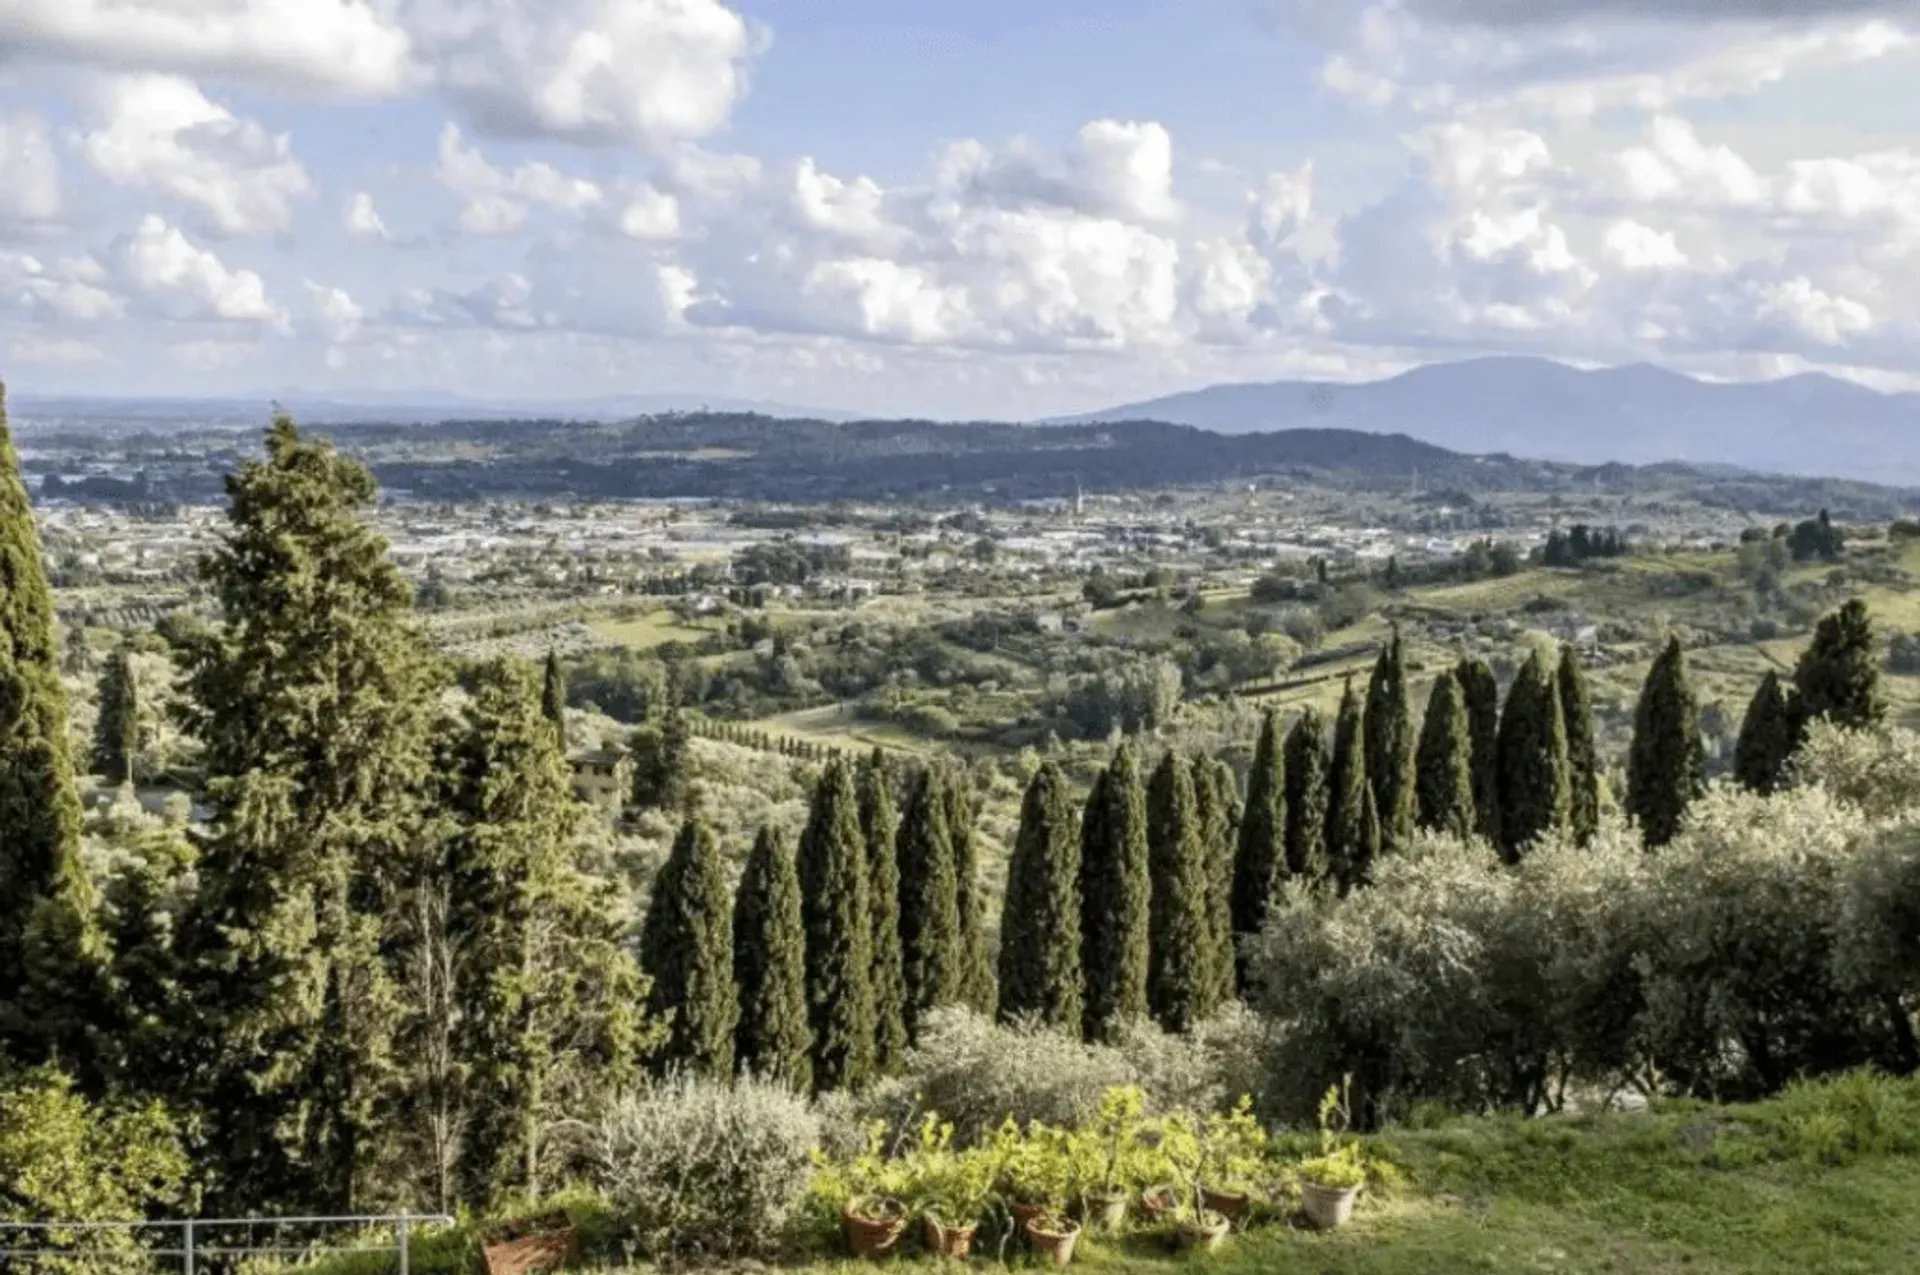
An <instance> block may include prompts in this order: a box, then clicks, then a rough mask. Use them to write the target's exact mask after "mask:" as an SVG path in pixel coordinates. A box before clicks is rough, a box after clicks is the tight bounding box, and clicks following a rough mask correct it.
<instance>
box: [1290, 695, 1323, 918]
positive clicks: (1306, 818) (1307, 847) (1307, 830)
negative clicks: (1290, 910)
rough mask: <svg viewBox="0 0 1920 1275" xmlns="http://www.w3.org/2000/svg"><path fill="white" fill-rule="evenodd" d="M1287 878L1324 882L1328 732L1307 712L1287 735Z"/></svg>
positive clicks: (1310, 712) (1313, 712)
mask: <svg viewBox="0 0 1920 1275" xmlns="http://www.w3.org/2000/svg"><path fill="white" fill-rule="evenodd" d="M1286 771H1287V840H1286V846H1287V862H1286V875H1287V876H1288V877H1290V878H1295V879H1304V880H1307V881H1311V882H1319V881H1323V880H1325V879H1326V878H1327V875H1328V872H1329V868H1328V864H1327V808H1328V805H1329V803H1330V802H1331V800H1332V797H1331V794H1330V793H1329V791H1328V788H1327V728H1326V723H1325V722H1324V721H1323V720H1322V719H1321V716H1320V714H1319V713H1318V712H1316V711H1315V710H1313V709H1311V708H1310V709H1308V710H1307V711H1306V712H1304V713H1302V714H1301V715H1300V718H1299V720H1298V721H1296V722H1294V724H1293V729H1291V730H1289V731H1288V732H1287V762H1286Z"/></svg>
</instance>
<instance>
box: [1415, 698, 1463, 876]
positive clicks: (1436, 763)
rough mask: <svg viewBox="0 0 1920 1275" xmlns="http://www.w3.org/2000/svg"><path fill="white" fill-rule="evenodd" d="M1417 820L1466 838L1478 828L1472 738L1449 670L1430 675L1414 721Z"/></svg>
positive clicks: (1444, 831)
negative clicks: (1423, 706) (1421, 714)
mask: <svg viewBox="0 0 1920 1275" xmlns="http://www.w3.org/2000/svg"><path fill="white" fill-rule="evenodd" d="M1415 776H1416V780H1415V788H1416V789H1417V790H1418V802H1417V805H1418V807H1419V812H1420V826H1421V827H1422V828H1430V829H1432V830H1433V831H1435V832H1443V833H1446V834H1447V835H1449V836H1454V837H1459V838H1461V839H1463V840H1464V839H1466V838H1469V837H1472V836H1475V835H1477V833H1478V832H1479V819H1478V817H1477V816H1476V815H1475V813H1474V809H1473V738H1472V735H1471V734H1470V728H1469V726H1468V724H1467V696H1466V692H1465V691H1463V690H1461V689H1460V679H1459V678H1458V677H1457V676H1455V674H1454V673H1453V672H1451V671H1448V672H1444V673H1442V674H1441V675H1440V676H1439V677H1437V678H1435V679H1434V683H1433V691H1432V692H1431V693H1430V694H1429V695H1428V696H1427V713H1426V717H1425V719H1424V720H1423V721H1422V723H1421V726H1420V751H1419V762H1418V765H1417V766H1416V768H1415Z"/></svg>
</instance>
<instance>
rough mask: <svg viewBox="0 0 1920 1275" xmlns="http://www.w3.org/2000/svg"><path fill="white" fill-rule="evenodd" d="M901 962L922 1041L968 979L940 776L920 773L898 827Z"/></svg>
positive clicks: (912, 1022) (913, 1024)
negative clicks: (934, 1016)
mask: <svg viewBox="0 0 1920 1275" xmlns="http://www.w3.org/2000/svg"><path fill="white" fill-rule="evenodd" d="M898 855H899V861H900V957H901V982H902V985H903V988H904V991H905V994H906V1002H905V1003H906V1014H905V1017H906V1025H907V1035H908V1037H909V1038H910V1039H918V1037H919V1033H920V1024H921V1022H922V1021H923V1020H924V1019H925V1017H926V1014H927V1011H929V1010H932V1009H938V1008H939V1007H941V1006H943V1005H954V1004H958V1003H959V1002H960V999H961V987H962V983H963V979H964V975H965V973H966V970H965V953H964V951H963V950H962V946H961V938H960V885H959V878H958V877H957V876H956V875H955V868H954V862H953V837H952V835H951V834H950V833H949V832H948V831H947V803H946V799H945V794H944V792H943V790H942V785H941V782H940V776H939V775H938V774H937V773H935V772H934V771H932V770H922V771H921V772H920V773H919V775H918V776H917V777H916V778H915V779H914V781H913V787H912V789H911V791H910V792H909V793H908V795H907V808H906V812H905V814H904V815H903V816H902V818H901V821H900V839H899V846H898Z"/></svg>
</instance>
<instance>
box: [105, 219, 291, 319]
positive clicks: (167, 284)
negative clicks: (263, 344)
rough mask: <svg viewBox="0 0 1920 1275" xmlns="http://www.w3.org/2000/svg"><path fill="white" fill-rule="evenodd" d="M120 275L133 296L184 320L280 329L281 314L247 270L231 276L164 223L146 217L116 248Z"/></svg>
mask: <svg viewBox="0 0 1920 1275" xmlns="http://www.w3.org/2000/svg"><path fill="white" fill-rule="evenodd" d="M119 259H120V266H121V269H122V272H123V274H124V276H125V278H126V280H127V282H128V283H129V284H131V285H132V286H133V287H134V288H135V289H136V290H138V291H139V292H142V293H144V294H146V295H147V296H149V297H151V298H153V299H154V300H155V301H156V302H158V303H159V304H161V305H162V306H163V307H164V308H165V309H166V310H167V312H168V313H170V314H171V315H173V316H174V317H177V318H184V319H224V320H229V321H232V322H236V323H257V324H262V325H264V326H267V327H273V328H285V327H286V325H287V314H286V311H284V310H282V309H280V308H279V307H278V306H276V305H274V304H273V302H272V301H271V300H269V299H268V297H267V288H266V283H265V281H264V280H262V279H261V277H260V276H259V275H258V274H256V273H255V272H253V271H252V270H245V269H242V270H231V269H229V268H228V267H227V266H226V264H225V263H224V262H222V261H221V260H220V258H219V257H218V256H216V255H214V253H213V252H211V251H209V250H208V249H205V248H200V247H197V246H196V245H195V244H194V243H193V242H192V241H191V240H189V239H188V238H187V237H186V236H185V235H184V234H182V233H180V231H179V230H177V229H175V228H174V227H173V226H170V225H168V224H167V222H166V220H165V219H164V218H162V217H159V216H157V215H154V214H149V215H148V216H146V217H145V218H144V219H142V221H141V222H140V225H139V228H138V229H136V230H135V231H134V232H133V234H131V235H129V236H126V237H125V238H123V239H122V240H121V241H120V243H119Z"/></svg>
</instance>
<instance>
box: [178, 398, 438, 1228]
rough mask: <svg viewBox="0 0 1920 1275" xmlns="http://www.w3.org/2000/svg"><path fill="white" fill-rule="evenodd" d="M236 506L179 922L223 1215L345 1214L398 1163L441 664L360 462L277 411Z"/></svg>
mask: <svg viewBox="0 0 1920 1275" xmlns="http://www.w3.org/2000/svg"><path fill="white" fill-rule="evenodd" d="M227 494H228V498H229V502H230V503H229V509H228V519H229V522H230V523H231V529H230V530H229V531H228V533H227V534H226V536H225V538H224V540H223V542H222V543H221V544H220V546H219V547H218V548H217V549H216V550H215V551H214V552H213V553H212V554H210V555H209V556H208V557H207V558H206V559H205V560H203V565H202V578H203V580H204V581H205V582H206V583H207V584H208V585H209V586H210V587H211V592H212V594H213V600H214V602H215V603H216V605H217V607H218V611H219V614H220V616H221V621H220V624H219V627H218V628H215V629H212V630H201V631H189V632H184V633H180V634H178V635H177V640H178V643H179V648H178V649H179V660H180V663H181V665H182V667H183V670H184V673H185V678H184V683H185V688H186V691H187V696H186V699H185V701H184V704H183V705H182V711H181V716H182V720H183V725H184V726H185V727H186V728H187V730H188V731H189V733H191V734H193V735H195V736H196V737H198V739H199V740H200V743H201V745H202V752H201V757H202V765H203V767H204V770H205V773H206V775H207V781H208V782H207V790H208V791H207V795H208V799H209V801H210V802H211V804H212V806H213V808H214V816H213V827H212V833H211V836H210V837H209V838H208V841H207V844H206V847H205V853H204V854H203V856H202V858H201V860H200V866H199V881H200V891H199V895H198V897H197V899H196V900H195V902H194V905H193V907H192V909H191V910H190V912H189V914H188V915H187V917H186V918H185V922H184V924H183V926H182V951H183V957H184V958H185V961H186V963H187V965H188V967H189V968H190V971H191V980H190V983H191V988H192V997H193V1002H194V1007H195V1010H196V1020H195V1024H194V1029H195V1030H196V1031H197V1032H198V1034H199V1036H200V1038H201V1039H203V1040H205V1041H207V1042H208V1044H209V1048H208V1049H207V1050H206V1051H205V1052H204V1055H203V1056H202V1058H201V1059H200V1060H199V1063H200V1071H199V1072H198V1074H197V1075H196V1076H194V1077H193V1078H192V1079H193V1081H194V1082H195V1084H196V1086H197V1088H198V1090H199V1092H198V1095H197V1096H198V1099H199V1102H200V1103H201V1105H202V1109H203V1110H206V1111H208V1112H209V1113H211V1117H212V1124H213V1127H212V1128H211V1130H210V1131H209V1135H210V1136H209V1145H210V1146H212V1147H215V1148H217V1149H218V1152H219V1154H220V1155H221V1157H222V1160H223V1163H222V1166H221V1167H222V1168H223V1169H224V1172H223V1174H222V1179H223V1181H224V1182H225V1183H226V1184H227V1186H226V1189H225V1191H224V1193H223V1199H222V1205H223V1206H224V1207H227V1208H235V1207H238V1208H246V1207H250V1206H251V1207H258V1206H262V1205H265V1204H268V1203H271V1204H272V1205H273V1206H274V1207H276V1208H305V1209H311V1210H315V1211H325V1212H336V1213H352V1212H356V1211H359V1210H358V1208H357V1205H358V1203H359V1202H360V1201H361V1200H362V1198H363V1193H364V1187H365V1184H366V1182H367V1180H368V1178H369V1176H370V1174H371V1172H372V1171H373V1170H374V1169H375V1168H376V1167H377V1166H378V1165H379V1164H380V1163H381V1161H382V1160H383V1159H384V1158H386V1157H388V1156H390V1155H391V1154H393V1152H394V1143H393V1136H394V1130H393V1129H392V1127H391V1123H390V1122H389V1121H388V1120H387V1119H386V1118H385V1107H386V1106H387V1104H388V1103H389V1101H390V1100H391V1098H392V1097H393V1094H394V1091H395V1089H396V1087H397V1082H398V1069H397V1067H396V1064H395V1060H394V1057H393V1052H392V1048H391V1044H392V1040H393V1033H394V1028H395V1026H396V1019H397V1016H398V1009H397V1006H398V1000H397V996H396V993H395V989H394V980H393V976H392V971H391V969H390V967H389V964H388V959H387V956H388V954H387V953H386V952H385V951H383V943H382V937H383V930H384V929H385V927H386V925H387V918H386V916H385V915H384V914H383V901H384V900H386V899H388V898H390V897H392V896H393V894H394V892H395V890H396V888H397V886H398V885H399V884H400V883H402V882H403V881H404V880H405V878H407V877H408V876H410V875H416V874H418V873H419V872H420V871H421V870H422V856H421V853H420V848H421V847H422V846H423V845H425V844H427V839H426V838H425V837H424V836H423V835H422V827H423V823H424V818H425V816H424V805H425V803H424V800H423V798H424V793H425V788H426V777H427V771H428V767H429V763H430V760H431V755H432V750H431V746H430V728H431V724H432V716H431V713H432V706H433V704H434V703H435V701H436V700H437V698H438V695H439V676H438V666H437V664H436V662H435V661H434V659H433V657H432V654H431V652H430V650H429V648H428V646H427V644H426V642H425V641H424V639H423V638H422V637H421V635H420V633H419V631H418V629H417V627H416V625H415V623H414V620H413V616H412V607H411V593H410V590H409V588H408V585H407V583H406V580H405V579H404V577H402V576H401V574H400V572H399V570H398V569H397V568H395V567H394V565H393V563H392V562H391V561H389V560H388V558H387V545H386V541H385V540H384V539H383V538H382V537H381V536H379V535H378V534H376V533H375V532H374V531H372V530H371V529H370V528H369V527H367V526H366V524H365V523H364V522H362V521H361V517H360V515H361V511H362V510H364V509H366V508H368V507H370V506H371V505H372V503H373V500H374V497H375V494H376V487H375V484H374V480H373V476H372V475H371V474H369V473H368V472H367V470H366V469H365V467H363V466H362V465H360V464H359V463H358V462H356V461H352V460H349V459H347V458H345V457H342V456H340V455H338V454H337V453H335V452H334V451H333V449H332V448H331V447H328V446H326V445H325V444H323V443H319V442H315V441H313V440H310V439H307V438H305V437H303V436H302V435H301V434H300V432H299V431H298V430H297V429H295V428H294V425H293V422H292V421H291V420H289V419H287V418H286V417H285V416H284V415H283V416H281V417H278V418H277V419H276V420H275V422H274V424H273V427H272V428H271V429H270V430H269V431H268V432H267V438H266V456H265V458H264V459H261V460H254V461H249V462H248V463H247V464H246V465H245V466H243V467H242V469H241V470H240V472H239V473H237V474H234V475H231V476H229V477H228V479H227Z"/></svg>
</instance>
